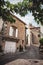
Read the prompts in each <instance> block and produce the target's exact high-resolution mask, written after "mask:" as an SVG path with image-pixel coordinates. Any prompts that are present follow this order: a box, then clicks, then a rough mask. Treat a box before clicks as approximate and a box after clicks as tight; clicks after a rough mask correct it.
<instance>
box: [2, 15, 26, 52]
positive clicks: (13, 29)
mask: <svg viewBox="0 0 43 65" xmlns="http://www.w3.org/2000/svg"><path fill="white" fill-rule="evenodd" d="M12 16H13V18H14V19H15V22H14V23H10V22H8V21H6V23H5V24H4V27H5V28H4V33H3V41H2V43H1V45H2V49H3V50H4V53H9V52H15V51H16V50H17V49H18V50H19V46H20V45H21V46H22V47H23V50H24V48H25V42H26V24H25V23H24V22H23V21H21V20H20V19H19V18H18V17H16V16H15V15H12Z"/></svg>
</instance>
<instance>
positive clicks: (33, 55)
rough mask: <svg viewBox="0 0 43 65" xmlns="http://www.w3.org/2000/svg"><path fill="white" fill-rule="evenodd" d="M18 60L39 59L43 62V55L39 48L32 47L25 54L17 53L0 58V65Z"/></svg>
mask: <svg viewBox="0 0 43 65" xmlns="http://www.w3.org/2000/svg"><path fill="white" fill-rule="evenodd" d="M17 59H26V60H27V59H37V60H42V61H43V54H40V53H39V48H38V47H36V46H33V45H31V47H28V48H27V50H26V51H25V52H18V53H17V52H16V53H15V54H10V53H9V54H5V55H3V56H1V57H0V65H4V64H6V63H8V62H11V61H15V60H17Z"/></svg>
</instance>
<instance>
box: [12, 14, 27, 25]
mask: <svg viewBox="0 0 43 65" xmlns="http://www.w3.org/2000/svg"><path fill="white" fill-rule="evenodd" d="M11 15H12V16H13V17H15V18H17V19H18V20H19V21H20V22H21V23H23V24H25V25H27V24H26V23H25V22H24V21H22V20H21V19H20V18H18V17H17V16H16V15H13V14H11Z"/></svg>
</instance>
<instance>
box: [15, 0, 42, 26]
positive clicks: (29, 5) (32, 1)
mask: <svg viewBox="0 0 43 65" xmlns="http://www.w3.org/2000/svg"><path fill="white" fill-rule="evenodd" d="M41 5H43V0H23V2H19V3H18V4H15V5H14V11H15V12H17V13H19V14H20V15H21V16H25V15H26V14H27V13H28V11H30V12H31V11H32V13H33V16H34V19H35V20H36V22H37V23H39V22H41V24H42V25H43V8H41Z"/></svg>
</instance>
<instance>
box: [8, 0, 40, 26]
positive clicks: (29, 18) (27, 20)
mask: <svg viewBox="0 0 43 65" xmlns="http://www.w3.org/2000/svg"><path fill="white" fill-rule="evenodd" d="M8 1H10V2H11V3H13V4H17V3H18V2H22V1H23V0H8ZM14 15H16V16H17V17H18V18H20V19H21V20H23V21H24V22H25V23H26V24H27V25H29V23H31V24H32V25H33V26H39V25H38V24H37V23H36V22H35V20H34V17H33V16H32V12H31V13H30V12H28V14H27V15H25V17H21V16H20V15H19V14H16V13H15V14H14Z"/></svg>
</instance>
